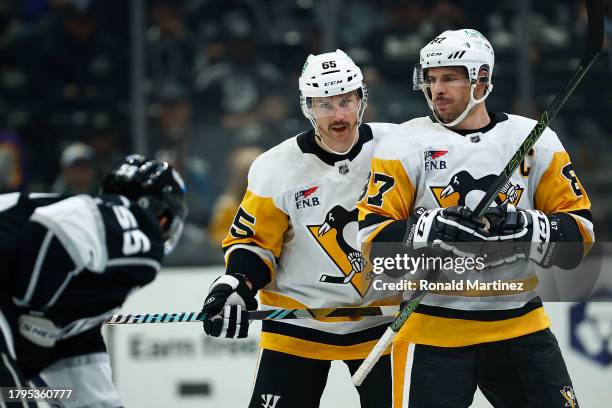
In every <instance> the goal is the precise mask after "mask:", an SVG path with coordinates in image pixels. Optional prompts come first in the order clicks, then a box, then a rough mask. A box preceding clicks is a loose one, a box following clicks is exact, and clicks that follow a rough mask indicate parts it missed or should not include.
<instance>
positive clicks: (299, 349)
mask: <svg viewBox="0 0 612 408" xmlns="http://www.w3.org/2000/svg"><path fill="white" fill-rule="evenodd" d="M347 336H350V334H347ZM377 341H378V340H371V341H366V342H365V343H359V344H353V345H350V346H335V345H331V344H324V343H317V342H314V341H308V340H303V339H296V338H295V337H289V336H285V335H283V334H277V333H267V332H262V333H261V336H260V339H259V345H260V347H261V348H263V349H266V350H273V351H278V352H280V353H286V354H291V355H294V356H298V357H304V358H311V359H314V360H358V359H364V358H366V357H367V356H368V354H369V353H370V350H372V348H373V347H374V345H375V344H376V342H377ZM390 352H391V348H390V347H389V348H387V350H385V352H384V353H383V354H389V353H390Z"/></svg>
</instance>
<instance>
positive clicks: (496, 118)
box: [429, 112, 508, 136]
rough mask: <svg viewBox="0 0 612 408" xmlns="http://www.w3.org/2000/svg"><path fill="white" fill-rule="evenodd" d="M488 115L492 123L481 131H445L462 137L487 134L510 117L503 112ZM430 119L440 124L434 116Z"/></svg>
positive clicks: (430, 116)
mask: <svg viewBox="0 0 612 408" xmlns="http://www.w3.org/2000/svg"><path fill="white" fill-rule="evenodd" d="M487 113H488V114H489V118H491V121H490V122H489V123H488V124H487V125H486V126H484V127H481V128H480V129H449V128H445V129H448V130H450V131H451V132H455V133H458V134H460V135H461V136H467V135H471V134H473V133H486V132H488V131H489V130H491V129H493V128H494V127H495V125H497V124H498V123H501V122H503V121H506V120H508V115H506V114H505V113H502V112H487ZM429 119H430V120H431V121H432V122H433V123H438V122H437V121H436V120H435V118H434V117H433V115H429ZM440 126H442V125H440Z"/></svg>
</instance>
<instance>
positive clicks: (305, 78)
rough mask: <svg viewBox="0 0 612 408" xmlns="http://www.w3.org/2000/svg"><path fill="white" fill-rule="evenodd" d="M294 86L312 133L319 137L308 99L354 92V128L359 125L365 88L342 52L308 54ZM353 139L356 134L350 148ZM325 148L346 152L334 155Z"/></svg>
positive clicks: (357, 68) (355, 69) (352, 63)
mask: <svg viewBox="0 0 612 408" xmlns="http://www.w3.org/2000/svg"><path fill="white" fill-rule="evenodd" d="M298 83H299V88H300V106H301V108H302V113H303V114H304V116H305V117H306V118H307V119H308V120H309V121H310V123H311V124H312V126H313V127H314V129H315V134H316V135H317V136H318V137H319V138H320V135H319V134H318V128H317V123H316V115H315V114H314V113H313V112H312V110H311V107H312V98H325V97H328V96H336V95H342V94H345V93H348V92H351V91H357V92H358V95H359V106H358V107H357V110H358V119H357V120H358V122H357V126H356V129H357V128H358V127H359V125H361V121H362V118H363V113H364V112H365V108H366V107H367V104H368V89H367V87H366V85H365V84H364V82H363V74H362V73H361V69H359V67H358V66H357V65H356V64H355V63H354V62H353V60H352V59H351V57H349V56H348V55H347V54H346V53H345V52H344V51H342V50H336V51H334V52H328V53H325V54H319V55H313V54H310V55H309V56H308V58H307V59H306V62H305V63H304V66H303V67H302V74H301V75H300V78H299V80H298ZM357 136H358V132H356V134H355V138H354V140H353V145H354V144H355V142H356V140H357ZM320 140H322V139H320ZM323 143H325V142H323ZM326 147H327V146H326ZM327 148H328V149H329V150H330V151H332V152H334V153H338V154H344V153H346V152H335V151H333V150H332V149H330V148H329V147H327ZM351 148H352V145H351ZM349 150H350V148H349ZM347 151H348V150H347Z"/></svg>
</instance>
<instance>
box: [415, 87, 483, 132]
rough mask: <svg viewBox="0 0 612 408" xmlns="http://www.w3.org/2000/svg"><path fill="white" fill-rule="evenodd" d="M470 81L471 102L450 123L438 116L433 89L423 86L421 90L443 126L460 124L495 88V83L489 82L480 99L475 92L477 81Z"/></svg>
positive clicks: (435, 116)
mask: <svg viewBox="0 0 612 408" xmlns="http://www.w3.org/2000/svg"><path fill="white" fill-rule="evenodd" d="M470 82H471V83H472V84H471V85H470V102H468V105H467V107H466V108H465V110H464V111H463V112H462V113H461V115H459V116H457V118H456V119H455V120H453V121H452V122H450V123H444V122H442V120H441V119H440V118H439V117H438V114H437V113H436V110H435V109H434V105H433V101H432V99H431V93H430V92H431V91H430V90H429V88H425V87H421V90H422V91H423V95H425V99H427V104H428V105H429V108H430V109H431V111H432V113H433V116H434V118H435V119H436V120H437V121H438V123H440V124H441V125H442V126H446V127H453V126H456V125H458V124H459V123H461V121H463V119H465V118H466V116H467V115H468V113H470V111H471V110H472V108H473V107H474V106H476V105H477V104H479V103H482V102H484V101H485V99H487V97H488V96H489V94H490V93H491V91H492V90H493V84H492V83H491V82H488V83H487V84H486V91H485V94H484V95H483V96H482V98H480V99H476V98H475V97H474V93H475V92H476V85H477V83H476V81H475V80H473V79H471V80H470Z"/></svg>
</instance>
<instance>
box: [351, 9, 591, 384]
mask: <svg viewBox="0 0 612 408" xmlns="http://www.w3.org/2000/svg"><path fill="white" fill-rule="evenodd" d="M586 7H587V19H588V30H589V32H588V37H587V48H586V51H585V53H584V55H583V56H582V59H581V60H580V63H579V64H578V68H576V71H575V72H574V75H573V76H572V78H571V79H570V81H569V82H568V83H567V84H566V85H565V87H564V88H563V89H562V90H561V92H560V93H559V94H558V95H557V97H556V98H555V100H554V101H553V102H552V103H551V104H550V106H549V107H548V108H547V109H546V110H545V111H544V113H542V116H541V117H540V119H539V120H538V123H536V125H535V127H534V128H533V129H532V130H531V132H529V135H528V136H527V138H526V139H525V141H524V142H523V143H522V144H521V146H520V147H519V148H518V150H517V152H516V153H515V154H514V156H512V158H511V159H510V161H509V162H508V164H507V165H506V167H505V168H504V170H503V171H502V172H501V173H500V174H499V175H498V176H497V178H496V179H495V180H494V182H493V183H492V184H491V186H490V187H489V189H488V190H487V192H486V193H485V195H484V197H483V198H482V200H481V201H480V202H479V203H478V205H477V206H476V208H475V209H474V211H473V212H474V214H475V216H476V218H478V219H480V218H482V216H483V215H484V213H485V212H486V210H487V209H488V208H489V205H491V203H492V202H493V200H495V197H497V194H498V193H499V191H500V190H501V188H502V187H503V186H504V184H506V182H508V180H510V177H511V176H512V174H514V172H515V171H516V169H517V168H518V166H519V165H520V163H521V162H522V161H523V159H524V158H525V156H526V155H527V152H529V150H530V149H531V148H532V147H533V145H534V144H535V143H536V142H537V140H538V139H539V138H540V136H541V135H542V133H543V132H544V130H545V129H546V127H548V124H549V123H550V121H551V120H553V118H554V117H555V116H556V115H557V113H558V112H559V110H561V108H562V107H563V105H564V104H565V102H566V101H567V99H568V98H569V97H570V95H571V94H572V92H574V89H576V86H578V84H579V83H580V81H581V80H582V78H583V77H584V75H585V74H586V72H587V71H588V70H589V68H590V67H591V65H593V62H595V59H596V58H597V56H598V55H599V53H600V52H601V49H602V46H603V5H602V0H587V1H586ZM439 274H440V271H437V270H432V271H430V272H429V274H428V276H427V280H428V281H430V282H431V281H435V280H436V279H437V277H438V276H439ZM426 294H427V291H422V292H421V293H419V292H418V291H417V292H415V293H414V294H413V296H412V297H411V298H410V299H409V300H408V303H407V304H406V306H404V307H403V308H402V310H401V311H400V313H399V314H398V315H397V317H396V318H395V320H393V323H391V325H390V326H389V327H388V328H387V330H386V331H385V333H384V334H383V336H382V337H381V338H380V340H378V343H376V345H375V346H374V348H373V349H372V351H370V354H369V355H368V356H367V357H366V359H365V360H364V361H363V363H361V365H360V366H359V368H358V369H357V371H356V372H355V374H354V375H353V383H354V384H355V385H357V386H359V385H361V383H362V382H363V380H364V379H365V377H366V376H367V375H368V373H369V372H370V370H371V369H372V367H374V364H376V362H377V361H378V360H379V359H380V356H381V355H382V353H383V352H384V351H385V350H386V349H387V347H388V346H389V345H390V344H391V342H392V341H393V337H395V334H397V332H398V331H399V330H400V329H401V328H402V326H403V325H404V323H406V321H407V320H408V318H409V317H410V315H411V314H412V312H413V311H414V309H416V307H417V306H418V305H419V303H421V300H422V299H423V297H424V296H425V295H426Z"/></svg>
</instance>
